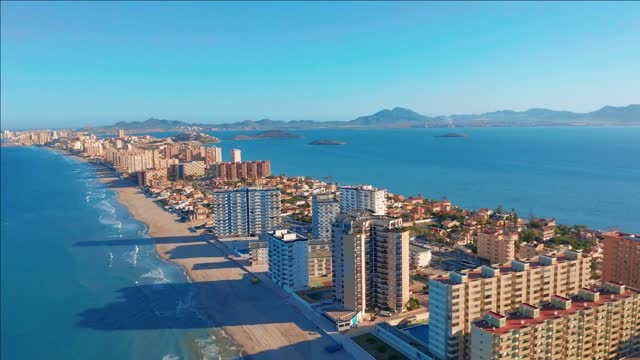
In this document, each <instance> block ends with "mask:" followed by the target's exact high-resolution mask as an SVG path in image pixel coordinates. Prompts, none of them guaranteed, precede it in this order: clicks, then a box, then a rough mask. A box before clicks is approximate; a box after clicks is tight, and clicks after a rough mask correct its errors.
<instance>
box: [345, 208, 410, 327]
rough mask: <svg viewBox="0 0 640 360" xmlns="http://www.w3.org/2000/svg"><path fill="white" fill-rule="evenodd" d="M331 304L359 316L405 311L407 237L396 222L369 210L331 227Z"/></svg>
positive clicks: (350, 215) (349, 215)
mask: <svg viewBox="0 0 640 360" xmlns="http://www.w3.org/2000/svg"><path fill="white" fill-rule="evenodd" d="M332 255H333V284H334V287H335V298H336V303H337V304H338V305H339V306H340V307H341V308H342V309H344V310H349V311H355V312H356V313H358V314H360V316H361V314H363V313H364V311H365V310H367V309H372V308H376V307H378V308H382V307H386V306H388V307H390V308H391V309H392V310H394V311H396V312H401V311H403V310H404V309H405V305H406V303H407V301H408V300H409V232H408V231H403V230H402V219H391V218H388V217H384V216H373V215H371V212H370V211H362V210H361V211H352V212H349V213H346V214H343V213H341V214H339V215H338V216H337V217H336V220H335V222H334V224H333V228H332Z"/></svg>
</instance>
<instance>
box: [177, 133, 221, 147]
mask: <svg viewBox="0 0 640 360" xmlns="http://www.w3.org/2000/svg"><path fill="white" fill-rule="evenodd" d="M171 140H173V141H198V142H201V143H203V144H207V143H209V144H217V143H219V142H220V139H218V138H217V137H215V136H211V135H207V134H205V133H195V132H185V133H181V134H176V135H174V136H173V137H172V138H171Z"/></svg>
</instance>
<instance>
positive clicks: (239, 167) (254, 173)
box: [215, 160, 271, 181]
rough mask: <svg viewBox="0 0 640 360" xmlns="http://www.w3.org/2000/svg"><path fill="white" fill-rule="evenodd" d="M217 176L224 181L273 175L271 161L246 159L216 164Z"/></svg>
mask: <svg viewBox="0 0 640 360" xmlns="http://www.w3.org/2000/svg"><path fill="white" fill-rule="evenodd" d="M215 174H216V178H217V179H220V180H222V181H235V180H241V179H250V180H253V179H259V178H263V177H267V176H270V175H271V161H269V160H263V161H246V162H239V161H238V162H230V163H219V164H216V165H215Z"/></svg>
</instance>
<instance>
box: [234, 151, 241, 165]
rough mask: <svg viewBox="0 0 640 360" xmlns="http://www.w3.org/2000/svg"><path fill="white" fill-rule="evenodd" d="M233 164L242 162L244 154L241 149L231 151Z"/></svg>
mask: <svg viewBox="0 0 640 360" xmlns="http://www.w3.org/2000/svg"><path fill="white" fill-rule="evenodd" d="M231 162H234V163H236V162H242V153H241V152H240V149H231Z"/></svg>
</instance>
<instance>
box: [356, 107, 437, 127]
mask: <svg viewBox="0 0 640 360" xmlns="http://www.w3.org/2000/svg"><path fill="white" fill-rule="evenodd" d="M428 120H432V119H431V118H430V117H428V116H425V115H420V114H418V113H417V112H415V111H412V110H409V109H405V108H401V107H396V108H393V109H392V110H388V109H384V110H381V111H378V112H377V113H375V114H373V115H369V116H361V117H359V118H357V119H355V120H351V121H349V124H351V125H362V126H367V125H369V126H371V125H374V126H375V125H393V124H395V125H399V124H403V123H405V124H412V123H416V122H425V121H428Z"/></svg>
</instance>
